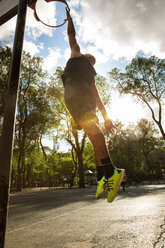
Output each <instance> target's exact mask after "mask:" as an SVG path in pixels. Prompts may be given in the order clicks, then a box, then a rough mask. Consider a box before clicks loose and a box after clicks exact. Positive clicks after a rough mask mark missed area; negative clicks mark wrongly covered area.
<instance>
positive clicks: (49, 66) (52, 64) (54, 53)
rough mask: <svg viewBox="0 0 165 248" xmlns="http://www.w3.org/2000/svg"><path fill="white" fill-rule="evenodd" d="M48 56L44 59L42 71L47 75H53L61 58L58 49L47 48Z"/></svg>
mask: <svg viewBox="0 0 165 248" xmlns="http://www.w3.org/2000/svg"><path fill="white" fill-rule="evenodd" d="M48 50H49V54H48V56H47V57H46V58H44V64H43V69H44V70H47V71H48V72H49V73H53V72H54V71H55V69H56V66H57V65H58V61H59V59H60V58H61V57H62V55H61V52H60V49H59V48H57V47H54V48H48Z"/></svg>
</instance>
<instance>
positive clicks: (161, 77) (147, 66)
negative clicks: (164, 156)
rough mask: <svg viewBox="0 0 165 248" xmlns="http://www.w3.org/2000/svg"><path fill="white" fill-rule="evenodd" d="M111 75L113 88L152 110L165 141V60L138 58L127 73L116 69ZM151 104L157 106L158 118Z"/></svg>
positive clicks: (132, 62)
mask: <svg viewBox="0 0 165 248" xmlns="http://www.w3.org/2000/svg"><path fill="white" fill-rule="evenodd" d="M109 75H110V79H111V81H112V82H113V87H114V88H117V89H118V91H119V92H120V93H126V94H131V95H133V96H135V97H137V99H139V100H140V101H141V102H142V103H144V104H145V105H146V106H147V107H148V108H149V109H150V111H151V113H152V118H153V120H154V122H155V123H156V124H157V126H158V128H159V130H160V132H161V134H162V137H163V139H164V140H165V132H164V129H163V126H162V107H163V105H164V100H165V83H164V82H165V59H159V58H157V57H155V56H152V57H149V58H144V57H139V56H137V57H135V58H134V59H133V60H132V61H131V63H130V64H129V65H127V66H126V68H125V72H123V73H122V72H120V71H119V70H118V69H117V68H114V69H113V70H112V71H111V72H110V73H109ZM151 103H154V104H155V105H157V108H158V118H157V117H156V116H157V114H156V110H155V108H153V106H152V105H151Z"/></svg>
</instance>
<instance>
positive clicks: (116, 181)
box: [107, 168, 125, 203]
mask: <svg viewBox="0 0 165 248" xmlns="http://www.w3.org/2000/svg"><path fill="white" fill-rule="evenodd" d="M124 175H125V170H124V169H117V168H115V169H114V174H113V176H111V177H110V178H108V179H107V187H108V198H107V202H109V203H110V202H112V201H113V200H114V199H115V197H116V195H117V192H118V189H119V187H120V184H121V182H122V181H123V177H124Z"/></svg>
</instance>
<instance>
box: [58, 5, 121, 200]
mask: <svg viewBox="0 0 165 248" xmlns="http://www.w3.org/2000/svg"><path fill="white" fill-rule="evenodd" d="M66 14H67V21H68V28H67V34H68V39H69V44H70V48H71V56H70V59H69V60H68V62H67V64H66V67H65V69H64V72H63V75H62V80H63V84H64V89H65V90H64V99H65V104H66V106H67V108H68V110H69V112H70V114H71V115H72V117H73V119H74V121H75V123H76V124H77V126H78V127H79V129H83V130H84V131H85V133H86V134H87V135H88V137H89V139H90V141H91V143H92V145H93V148H94V153H95V157H96V162H97V172H98V182H97V191H96V198H97V199H99V198H101V197H102V196H104V195H105V194H106V193H107V192H108V198H107V201H108V202H112V201H113V200H114V198H115V196H116V194H117V191H118V188H119V186H120V184H121V182H122V179H123V176H124V173H125V171H124V169H117V168H116V167H114V166H113V164H112V161H111V158H110V155H109V152H108V150H107V147H106V144H105V138H104V136H103V133H102V132H101V130H100V129H99V127H98V125H97V123H98V118H97V116H96V106H97V107H98V109H99V111H100V112H101V114H102V115H103V118H104V120H105V129H106V130H107V131H109V132H113V130H114V125H113V124H112V122H111V120H110V119H109V118H108V116H107V112H106V109H105V107H104V105H103V103H102V101H101V99H100V97H99V94H98V91H97V89H96V85H95V76H96V72H95V69H94V67H93V65H94V64H95V57H94V56H92V55H91V54H84V55H83V54H81V52H80V47H79V45H78V44H77V41H76V38H75V36H76V32H75V28H74V24H73V21H72V18H71V16H70V10H69V9H68V8H67V9H66Z"/></svg>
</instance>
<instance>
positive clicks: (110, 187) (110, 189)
mask: <svg viewBox="0 0 165 248" xmlns="http://www.w3.org/2000/svg"><path fill="white" fill-rule="evenodd" d="M113 181H114V180H113V179H111V180H107V186H108V191H109V192H110V191H112V190H114V188H113V187H112V186H113Z"/></svg>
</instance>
